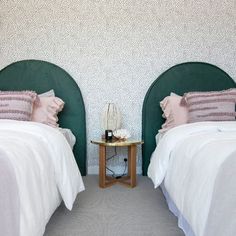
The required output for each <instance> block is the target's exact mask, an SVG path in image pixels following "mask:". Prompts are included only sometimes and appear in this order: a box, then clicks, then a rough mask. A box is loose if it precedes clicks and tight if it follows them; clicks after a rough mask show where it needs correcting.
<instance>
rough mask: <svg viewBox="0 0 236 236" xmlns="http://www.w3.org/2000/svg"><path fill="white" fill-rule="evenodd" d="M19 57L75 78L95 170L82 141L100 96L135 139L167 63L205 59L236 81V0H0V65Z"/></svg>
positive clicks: (91, 131) (94, 125) (92, 133)
mask: <svg viewBox="0 0 236 236" xmlns="http://www.w3.org/2000/svg"><path fill="white" fill-rule="evenodd" d="M21 59H42V60H46V61H50V62H53V63H55V64H57V65H59V66H61V67H62V68H64V69H65V70H66V71H68V72H69V73H70V74H71V76H72V77H73V78H74V79H75V80H76V81H77V83H78V85H79V87H80V88H81V91H82V94H83V97H84V100H85V104H86V112H87V134H88V164H89V165H88V167H89V173H96V172H97V170H98V169H97V164H98V158H97V146H94V145H92V144H90V142H89V141H90V139H93V138H94V137H98V136H99V135H100V123H99V119H98V118H99V117H100V113H101V110H102V108H103V106H104V105H105V103H106V102H115V103H116V104H118V105H119V107H120V109H121V112H122V114H123V127H125V128H127V129H129V130H130V131H131V132H132V135H133V136H134V137H137V138H140V137H141V111H142V103H143V99H144V96H145V93H146V91H147V89H148V87H149V86H150V84H151V83H152V82H153V81H154V80H155V79H156V78H157V76H158V75H159V74H160V73H162V72H163V71H165V70H166V69H168V68H169V67H170V66H173V65H175V64H177V63H181V62H185V61H206V62H209V63H213V64H215V65H217V66H219V67H221V68H222V69H224V70H225V71H226V72H228V73H229V74H230V75H231V76H232V77H233V78H234V79H236V1H235V0H228V1H227V0H214V1H212V0H204V1H203V0H199V1H195V0H189V1H188V0H175V1H174V0H166V1H164V0H156V1H154V0H143V1H141V0H140V1H139V0H123V1H122V0H113V1H112V0H110V1H109V0H93V1H92V0H67V1H66V0H50V1H49V0H11V1H9V0H1V1H0V68H3V67H4V66H6V65H8V64H10V63H12V62H14V61H17V60H21ZM123 154H124V153H122V155H123ZM140 157H141V149H139V165H138V166H139V168H138V170H139V172H140V163H141V161H140ZM118 164H120V165H121V166H122V164H123V162H122V159H120V160H118V159H116V160H115V161H114V162H113V163H111V166H113V167H114V166H117V165H118ZM120 170H123V167H122V169H120Z"/></svg>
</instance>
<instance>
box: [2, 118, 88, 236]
mask: <svg viewBox="0 0 236 236" xmlns="http://www.w3.org/2000/svg"><path fill="white" fill-rule="evenodd" d="M0 150H1V151H2V152H5V153H6V155H7V157H8V158H9V160H10V162H11V164H12V166H13V168H14V171H15V175H16V179H17V184H18V191H19V199H20V235H21V236H42V235H43V233H44V231H45V226H46V224H47V222H48V220H49V219H50V217H51V215H52V214H53V212H54V211H55V209H56V208H57V206H58V205H59V204H60V202H61V200H63V201H64V203H65V205H66V207H67V208H68V209H69V210H71V209H72V206H73V202H74V200H75V198H76V196H77V194H78V192H80V191H83V190H84V184H83V181H82V177H81V175H80V172H79V169H78V167H77V164H76V161H75V159H74V156H73V153H72V150H71V148H70V146H69V144H68V142H67V141H66V140H65V138H64V136H63V135H62V134H61V133H60V132H59V131H58V130H57V129H55V128H51V127H49V126H47V125H44V124H40V123H35V122H22V121H20V122H19V121H11V120H0Z"/></svg>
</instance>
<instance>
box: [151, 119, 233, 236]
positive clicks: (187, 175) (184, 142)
mask: <svg viewBox="0 0 236 236" xmlns="http://www.w3.org/2000/svg"><path fill="white" fill-rule="evenodd" d="M235 152H236V122H232V121H231V122H201V123H194V124H187V125H182V126H179V127H176V128H173V129H171V130H170V131H168V132H167V133H166V134H165V135H164V136H163V137H162V139H161V140H159V142H158V145H157V147H156V149H155V151H154V153H153V154H152V157H151V162H150V165H149V168H148V176H149V177H150V178H151V179H152V181H153V183H154V185H155V187H157V186H159V185H160V184H161V183H162V181H163V180H164V185H165V188H166V190H167V191H168V193H169V195H170V197H171V198H172V200H173V201H174V203H175V204H176V206H177V208H178V209H179V210H180V212H181V213H182V214H183V216H184V217H185V219H186V220H187V221H188V223H189V224H190V225H191V227H192V229H193V231H194V233H195V235H197V236H202V235H205V232H206V230H208V229H207V221H208V216H209V215H210V212H209V210H210V207H211V201H212V199H215V198H216V196H213V191H214V187H216V186H215V185H216V178H217V176H218V174H219V173H220V172H221V168H222V167H223V166H224V163H225V162H226V161H227V159H229V158H232V154H234V153H235ZM218 182H219V181H218ZM221 184H222V183H221ZM232 193H233V194H234V196H235V197H236V195H235V191H234V190H232ZM217 194H218V195H219V194H220V191H218V192H217ZM230 194H231V193H229V196H230V197H232V196H231V195H232V194H231V195H230ZM232 207H234V208H235V206H232ZM221 214H222V215H224V214H225V215H226V216H228V215H229V212H224V211H222V212H221ZM210 220H211V221H212V219H210ZM222 224H223V223H222ZM223 226H224V225H223ZM235 228H236V227H233V228H232V230H231V232H234V233H235V230H236V229H235Z"/></svg>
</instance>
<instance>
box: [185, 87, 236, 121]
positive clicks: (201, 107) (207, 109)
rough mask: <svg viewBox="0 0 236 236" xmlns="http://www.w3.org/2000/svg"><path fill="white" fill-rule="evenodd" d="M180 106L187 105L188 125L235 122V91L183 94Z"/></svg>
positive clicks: (233, 89)
mask: <svg viewBox="0 0 236 236" xmlns="http://www.w3.org/2000/svg"><path fill="white" fill-rule="evenodd" d="M181 104H187V107H188V114H189V116H188V123H192V122H199V121H232V120H235V117H236V112H235V104H236V89H235V88H232V89H228V90H222V91H211V92H189V93H185V94H184V96H183V99H182V101H181Z"/></svg>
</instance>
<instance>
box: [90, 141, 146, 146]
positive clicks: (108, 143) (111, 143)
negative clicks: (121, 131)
mask: <svg viewBox="0 0 236 236" xmlns="http://www.w3.org/2000/svg"><path fill="white" fill-rule="evenodd" d="M91 143H93V144H97V145H102V146H107V147H126V146H132V145H138V144H143V143H144V142H143V141H142V140H133V139H127V140H117V139H116V140H114V139H113V140H112V141H106V140H105V139H97V140H91Z"/></svg>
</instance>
